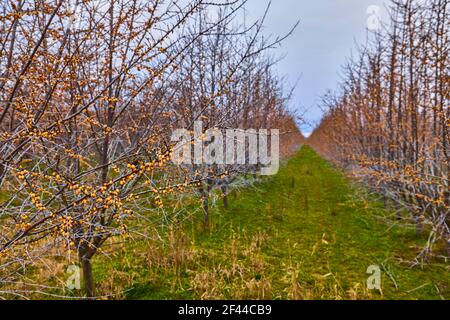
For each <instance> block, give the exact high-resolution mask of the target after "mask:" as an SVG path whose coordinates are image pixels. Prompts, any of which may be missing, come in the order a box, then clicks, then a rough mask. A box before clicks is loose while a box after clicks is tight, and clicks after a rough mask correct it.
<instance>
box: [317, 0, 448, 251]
mask: <svg viewBox="0 0 450 320" xmlns="http://www.w3.org/2000/svg"><path fill="white" fill-rule="evenodd" d="M390 13H391V18H390V23H388V24H387V25H385V26H383V28H381V29H380V31H378V32H376V33H375V34H373V35H371V39H370V41H369V43H368V45H367V46H365V47H363V48H361V49H360V52H359V55H357V56H355V57H353V58H352V59H351V60H350V61H349V62H348V64H347V66H346V67H345V69H344V71H343V77H344V80H343V82H342V85H341V88H340V90H339V94H336V95H335V94H329V95H327V96H326V97H324V99H323V103H324V105H325V106H326V107H327V110H328V111H327V113H326V116H325V117H324V118H323V120H322V122H321V123H320V125H319V126H318V128H317V129H316V130H315V132H314V134H313V135H312V137H311V139H310V141H311V143H312V144H313V145H314V146H315V147H316V149H318V150H320V151H321V152H322V153H323V154H324V155H326V156H327V158H329V159H331V160H332V161H335V162H336V163H338V164H340V165H342V166H345V167H347V168H351V169H353V170H354V171H355V172H356V173H357V174H358V175H359V176H360V177H363V178H364V179H365V180H366V181H368V182H369V183H370V184H371V185H372V186H373V187H375V188H376V189H377V190H378V191H380V192H381V193H383V194H385V195H386V196H387V197H389V198H390V199H392V200H394V201H395V202H396V203H397V204H398V205H399V211H398V214H397V217H396V218H397V219H398V220H399V221H398V222H405V223H408V224H414V225H415V226H416V227H417V231H418V232H419V233H422V232H428V233H429V241H428V244H427V245H426V246H425V247H424V248H423V251H422V253H421V254H420V256H419V258H427V257H429V255H430V254H434V255H436V256H443V257H448V256H450V215H449V213H450V107H449V106H450V39H449V37H450V1H448V0H426V1H420V2H419V1H412V0H407V1H391V2H390ZM400 208H406V209H407V210H408V212H409V213H410V214H409V215H408V216H404V215H402V214H401V211H400ZM398 222H397V223H398Z"/></svg>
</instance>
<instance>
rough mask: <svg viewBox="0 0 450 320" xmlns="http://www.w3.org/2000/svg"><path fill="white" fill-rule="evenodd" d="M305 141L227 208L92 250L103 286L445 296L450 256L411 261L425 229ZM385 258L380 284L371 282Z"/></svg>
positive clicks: (121, 291) (179, 295)
mask: <svg viewBox="0 0 450 320" xmlns="http://www.w3.org/2000/svg"><path fill="white" fill-rule="evenodd" d="M390 214H391V212H389V210H387V209H385V208H384V205H383V203H381V202H379V201H375V200H373V199H371V197H370V196H368V195H367V194H366V192H364V191H362V189H361V188H358V187H354V186H352V184H351V183H350V181H349V180H348V179H347V178H345V177H344V176H343V174H341V173H340V172H339V171H338V170H335V169H334V168H332V167H331V165H330V164H328V163H327V162H326V161H324V160H323V159H322V158H320V157H319V156H318V155H317V154H316V153H315V152H314V151H313V150H312V149H310V148H309V147H308V146H305V147H303V148H302V150H301V151H300V152H299V153H298V154H297V155H296V156H295V157H293V158H292V159H291V160H290V161H289V162H288V163H287V164H286V165H284V166H283V168H282V169H281V170H280V172H279V173H278V174H277V175H276V176H274V177H270V178H267V179H266V180H263V182H261V183H259V184H258V185H256V186H255V187H252V188H248V189H246V190H244V191H239V192H234V193H233V194H231V196H230V205H229V207H228V208H227V209H225V208H223V207H222V206H221V205H220V204H219V205H218V206H216V208H214V210H213V213H212V220H213V226H212V227H211V230H210V231H208V232H205V231H202V229H201V227H200V225H201V223H200V221H195V220H192V221H190V222H184V223H180V224H179V225H178V226H176V227H171V228H167V229H165V230H164V231H162V233H161V234H162V238H163V241H139V242H133V243H132V244H126V245H123V246H122V247H121V248H120V249H119V250H118V251H115V252H114V253H113V254H112V255H110V256H109V257H108V258H105V257H99V258H97V259H96V260H94V268H95V271H94V272H95V278H96V279H97V284H98V286H100V291H101V292H103V293H115V294H117V295H118V296H116V297H122V298H128V299H183V298H185V299H193V298H194V299H219V298H222V299H228V298H234V299H367V298H370V299H441V298H445V299H449V298H450V287H449V279H450V275H449V266H448V264H447V265H445V264H439V263H437V262H433V261H431V262H429V263H427V264H426V265H422V266H421V265H419V266H416V267H414V268H411V267H410V264H409V262H410V261H411V260H413V259H414V257H415V256H416V255H417V253H418V250H419V249H420V246H421V245H422V244H424V242H425V241H426V238H424V237H420V236H417V235H416V233H415V231H414V230H413V229H412V228H406V227H400V226H395V225H394V226H391V227H389V226H388V225H387V224H385V223H382V221H383V220H384V219H382V218H383V217H386V216H388V215H390ZM370 265H379V266H380V268H381V270H382V283H381V286H382V290H381V292H380V291H373V290H372V291H369V290H367V289H366V279H367V277H368V276H369V275H368V274H366V270H367V268H368V267H369V266H370Z"/></svg>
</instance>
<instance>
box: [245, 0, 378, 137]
mask: <svg viewBox="0 0 450 320" xmlns="http://www.w3.org/2000/svg"><path fill="white" fill-rule="evenodd" d="M268 2H269V1H268V0H249V2H248V4H247V6H246V9H247V10H248V18H249V19H256V18H258V17H259V16H261V15H262V14H263V13H264V10H265V7H266V5H267V4H268ZM384 2H385V0H313V1H311V0H272V4H271V8H270V12H269V15H268V17H267V20H266V23H265V25H266V28H265V30H264V33H265V35H273V36H276V35H283V34H285V33H286V32H287V31H289V30H290V28H291V27H292V26H293V25H294V24H295V22H296V21H297V20H300V25H299V27H298V28H297V30H296V31H295V33H294V34H293V36H291V37H290V38H289V39H287V40H285V42H284V43H283V44H282V46H281V48H280V49H277V50H276V51H275V52H274V53H275V54H277V55H286V57H285V59H284V60H283V61H281V62H280V63H279V65H278V72H279V73H280V75H286V76H287V79H288V81H289V82H291V83H292V84H294V83H295V82H296V80H297V79H298V78H300V80H299V82H298V85H297V88H296V91H295V95H294V97H293V101H292V106H291V107H292V108H296V109H300V110H308V111H307V113H306V118H307V120H308V122H310V123H311V124H312V125H314V124H315V123H317V122H318V121H319V120H320V118H321V111H320V109H319V108H318V106H317V103H318V97H320V96H321V95H322V94H323V93H324V92H325V91H326V90H327V89H334V88H336V85H337V84H338V82H339V79H340V76H339V72H340V70H341V66H342V65H343V64H344V63H345V59H346V57H349V56H350V54H351V52H352V49H353V52H354V51H355V47H356V46H355V41H356V42H358V43H364V42H365V39H366V34H367V26H368V19H369V17H370V15H369V14H368V13H367V11H368V8H369V7H370V6H373V5H375V6H378V7H379V8H380V10H381V12H380V16H381V19H385V17H386V8H385V5H384ZM311 129H312V128H311V126H310V125H303V126H302V131H303V132H305V133H308V132H310V131H311Z"/></svg>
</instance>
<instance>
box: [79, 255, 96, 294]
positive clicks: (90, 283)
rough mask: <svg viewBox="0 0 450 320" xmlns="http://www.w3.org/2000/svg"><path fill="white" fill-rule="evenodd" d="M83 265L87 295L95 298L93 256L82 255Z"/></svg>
mask: <svg viewBox="0 0 450 320" xmlns="http://www.w3.org/2000/svg"><path fill="white" fill-rule="evenodd" d="M80 260H81V266H82V268H83V284H84V291H85V293H86V297H88V298H90V299H93V298H94V293H95V292H94V277H93V276H92V263H91V258H86V257H81V258H80Z"/></svg>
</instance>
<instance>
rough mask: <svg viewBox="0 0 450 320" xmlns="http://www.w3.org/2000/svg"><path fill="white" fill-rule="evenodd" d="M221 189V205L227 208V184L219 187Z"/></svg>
mask: <svg viewBox="0 0 450 320" xmlns="http://www.w3.org/2000/svg"><path fill="white" fill-rule="evenodd" d="M221 189H222V193H223V206H224V208H225V209H227V208H228V194H227V186H226V185H223V186H222V187H221Z"/></svg>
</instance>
